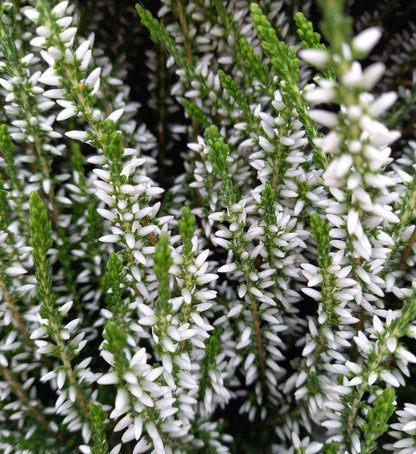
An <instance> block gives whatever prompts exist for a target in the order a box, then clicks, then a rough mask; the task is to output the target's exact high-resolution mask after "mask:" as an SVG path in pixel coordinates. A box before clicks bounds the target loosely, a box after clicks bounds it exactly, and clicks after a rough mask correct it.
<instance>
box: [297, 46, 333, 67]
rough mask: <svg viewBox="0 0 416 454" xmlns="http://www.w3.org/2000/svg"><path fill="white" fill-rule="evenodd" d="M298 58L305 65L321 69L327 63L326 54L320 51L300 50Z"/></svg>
mask: <svg viewBox="0 0 416 454" xmlns="http://www.w3.org/2000/svg"><path fill="white" fill-rule="evenodd" d="M299 56H300V58H301V59H302V60H305V61H306V62H307V63H309V64H311V65H313V66H317V67H318V68H322V67H324V66H325V64H326V63H327V62H328V53H327V52H326V51H325V50H322V49H302V50H300V51H299Z"/></svg>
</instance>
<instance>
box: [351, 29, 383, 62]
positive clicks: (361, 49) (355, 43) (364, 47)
mask: <svg viewBox="0 0 416 454" xmlns="http://www.w3.org/2000/svg"><path fill="white" fill-rule="evenodd" d="M380 37H381V29H380V28H378V27H371V28H367V29H366V30H364V31H362V32H361V33H359V34H358V35H357V36H355V37H354V39H353V40H352V48H353V50H354V51H355V52H358V53H360V56H366V55H367V54H368V53H369V52H370V51H371V50H372V49H373V47H374V46H375V45H376V44H377V42H378V40H379V39H380Z"/></svg>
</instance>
